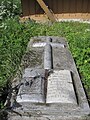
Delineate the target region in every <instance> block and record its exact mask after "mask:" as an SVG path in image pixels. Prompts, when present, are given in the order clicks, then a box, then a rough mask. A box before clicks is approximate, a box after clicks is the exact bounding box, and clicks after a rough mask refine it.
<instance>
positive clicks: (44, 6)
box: [37, 0, 56, 22]
mask: <svg viewBox="0 0 90 120" xmlns="http://www.w3.org/2000/svg"><path fill="white" fill-rule="evenodd" d="M37 2H38V3H39V5H40V6H41V8H42V9H43V10H44V12H45V13H46V14H47V16H48V18H49V19H50V20H51V21H52V22H55V21H56V19H55V18H54V16H53V14H52V13H51V12H50V10H49V9H48V7H47V6H46V4H45V3H44V1H43V0H37Z"/></svg>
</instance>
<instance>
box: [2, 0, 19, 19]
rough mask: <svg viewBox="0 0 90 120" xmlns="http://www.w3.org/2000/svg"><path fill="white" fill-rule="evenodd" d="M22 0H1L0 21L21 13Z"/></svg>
mask: <svg viewBox="0 0 90 120" xmlns="http://www.w3.org/2000/svg"><path fill="white" fill-rule="evenodd" d="M20 8H21V7H20V0H0V21H2V20H4V19H6V18H12V17H14V16H15V15H18V14H20V12H21V9H20Z"/></svg>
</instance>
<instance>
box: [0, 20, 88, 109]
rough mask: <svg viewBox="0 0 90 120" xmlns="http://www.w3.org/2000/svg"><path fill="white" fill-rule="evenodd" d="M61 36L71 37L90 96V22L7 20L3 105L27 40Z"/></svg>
mask: <svg viewBox="0 0 90 120" xmlns="http://www.w3.org/2000/svg"><path fill="white" fill-rule="evenodd" d="M48 35H49V36H59V37H65V38H66V39H67V40H68V43H69V48H70V50H71V52H72V55H73V58H74V60H75V63H76V65H77V68H78V71H79V74H80V77H81V80H82V82H83V83H84V87H85V89H86V91H87V93H88V97H89V99H90V24H87V23H79V22H60V23H54V24H52V25H48V24H38V23H35V22H33V21H26V22H25V23H20V22H19V19H18V18H16V19H7V20H5V21H4V22H2V23H1V24H0V108H2V107H3V102H4V100H5V96H6V95H7V94H8V91H7V90H8V88H9V85H10V81H12V80H13V78H14V76H15V74H16V71H17V70H18V69H20V67H19V66H20V62H21V58H22V56H23V54H24V53H25V50H26V47H27V43H28V41H29V40H30V38H31V37H33V36H48Z"/></svg>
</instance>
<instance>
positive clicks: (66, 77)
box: [47, 70, 77, 104]
mask: <svg viewBox="0 0 90 120" xmlns="http://www.w3.org/2000/svg"><path fill="white" fill-rule="evenodd" d="M47 103H72V104H77V101H76V97H75V92H74V87H73V82H72V77H71V73H70V71H69V70H60V71H58V70H57V71H55V70H54V71H53V73H52V74H51V75H50V76H49V77H48V87H47Z"/></svg>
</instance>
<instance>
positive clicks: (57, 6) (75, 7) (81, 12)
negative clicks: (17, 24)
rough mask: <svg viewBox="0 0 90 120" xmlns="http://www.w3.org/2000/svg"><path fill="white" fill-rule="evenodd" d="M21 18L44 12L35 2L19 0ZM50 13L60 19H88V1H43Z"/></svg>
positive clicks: (89, 0) (89, 10) (89, 6)
mask: <svg viewBox="0 0 90 120" xmlns="http://www.w3.org/2000/svg"><path fill="white" fill-rule="evenodd" d="M21 2H22V11H23V16H29V15H39V14H43V13H44V11H43V10H42V9H41V7H40V6H39V4H38V3H37V1H36V0H21ZM44 2H45V3H46V5H47V6H48V7H49V9H51V11H52V12H53V13H54V14H56V15H57V17H58V16H60V17H61V18H64V17H65V16H66V17H65V18H73V17H74V18H82V17H84V16H85V18H89V17H90V0H44Z"/></svg>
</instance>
